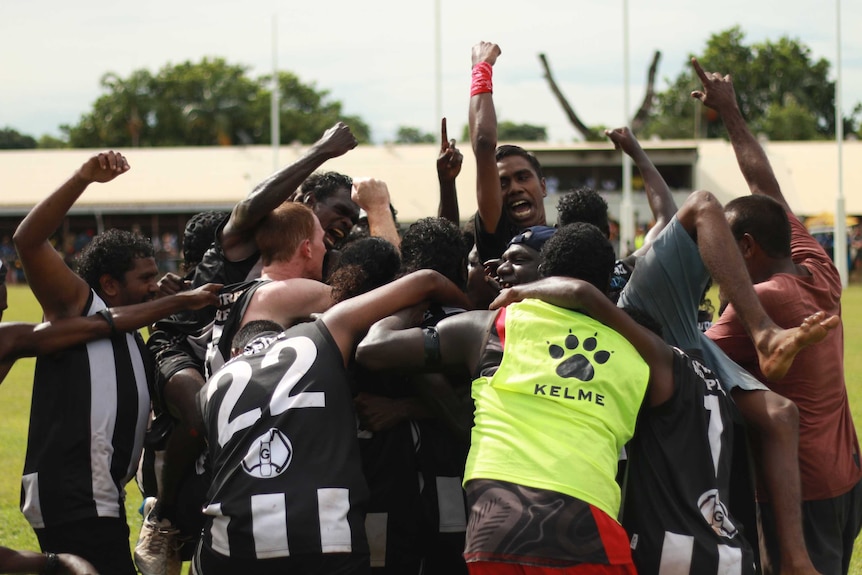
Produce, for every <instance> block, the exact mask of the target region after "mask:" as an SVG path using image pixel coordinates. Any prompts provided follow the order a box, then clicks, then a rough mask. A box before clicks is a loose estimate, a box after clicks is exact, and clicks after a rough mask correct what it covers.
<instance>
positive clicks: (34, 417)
mask: <svg viewBox="0 0 862 575" xmlns="http://www.w3.org/2000/svg"><path fill="white" fill-rule="evenodd" d="M105 307H106V305H105V302H104V301H103V300H102V299H101V298H100V297H99V296H97V295H96V293H95V292H93V291H91V292H90V299H89V301H88V303H87V306H86V308H85V309H86V312H85V314H84V315H87V316H90V315H93V314H95V313H96V312H98V311H100V310H103V309H105ZM152 374H153V369H152V361H151V359H150V355H149V353H148V351H147V349H146V347H145V346H144V343H143V340H142V338H141V336H140V335H139V334H138V333H137V332H134V333H120V334H117V335H115V336H113V337H111V338H106V339H100V340H96V341H93V342H90V343H88V344H84V345H79V346H76V347H72V348H69V349H67V350H65V351H62V352H60V353H57V354H54V355H51V356H42V357H39V358H38V359H37V360H36V372H35V376H34V382H33V399H32V404H31V408H30V409H31V411H30V430H29V435H28V439H27V455H26V458H25V462H24V477H23V479H22V490H21V491H22V492H21V510H22V511H23V513H24V515H25V516H26V517H27V520H28V521H29V522H30V524H31V525H32V526H33V527H34V528H41V527H46V526H54V525H59V524H63V523H67V522H70V521H78V520H82V519H89V518H94V517H122V512H121V508H122V505H123V497H124V486H125V485H126V483H128V482H129V480H130V479H131V478H132V477H133V476H134V474H135V470H136V469H137V466H138V460H139V459H140V457H141V449H142V446H143V441H144V432H145V431H146V427H147V417H148V415H149V411H150V393H149V386H150V385H151V383H152V382H151V378H152Z"/></svg>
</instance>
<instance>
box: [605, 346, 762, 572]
mask: <svg viewBox="0 0 862 575" xmlns="http://www.w3.org/2000/svg"><path fill="white" fill-rule="evenodd" d="M673 356H674V369H673V374H674V388H675V389H674V394H673V396H672V397H671V398H670V399H669V400H668V401H666V402H665V403H663V404H661V405H658V406H655V407H651V408H650V407H647V406H644V408H643V409H642V410H641V414H640V416H639V418H638V424H637V429H636V430H635V434H634V438H633V439H632V441H631V443H630V451H629V463H628V466H629V469H628V481H627V489H626V493H625V502H624V513H623V517H622V523H623V526H624V527H625V528H626V531H628V533H629V537H630V538H631V547H632V557H633V559H634V561H635V565H636V567H637V569H638V573H641V574H646V575H648V574H651V573H653V574H658V573H680V574H684V573H690V574H692V575H694V574H697V575H709V574H718V573H723V574H735V575H750V574H752V573H754V559H753V555H752V550H751V547H750V546H749V543H748V542H747V541H746V539H745V537H744V534H743V527H742V525H741V524H739V522H738V521H737V520H736V519H734V517H732V516H731V514H730V512H729V511H728V503H729V485H730V473H731V458H732V457H731V456H732V453H731V451H732V448H733V431H732V429H733V420H732V416H731V412H730V406H729V401H730V400H729V399H728V398H727V396H725V393H724V391H723V390H722V388H721V385H720V383H719V381H718V379H717V377H716V376H715V375H714V374H713V373H712V372H711V371H710V370H709V369H708V368H707V367H705V366H704V365H703V364H702V363H701V362H700V361H698V360H697V359H695V358H693V357H689V356H687V355H686V354H684V353H683V352H681V351H680V350H678V349H674V354H673ZM751 533H753V531H751Z"/></svg>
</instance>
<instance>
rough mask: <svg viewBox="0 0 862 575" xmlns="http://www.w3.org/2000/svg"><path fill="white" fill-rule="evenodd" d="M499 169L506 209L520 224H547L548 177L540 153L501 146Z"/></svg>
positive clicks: (515, 221) (518, 224)
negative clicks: (546, 187) (545, 201)
mask: <svg viewBox="0 0 862 575" xmlns="http://www.w3.org/2000/svg"><path fill="white" fill-rule="evenodd" d="M496 159H497V173H498V175H499V176H500V188H501V189H502V191H503V209H504V210H506V213H507V214H508V216H509V218H510V219H511V220H512V221H513V222H514V223H515V224H516V225H517V226H519V227H522V228H526V227H529V226H538V225H544V224H545V203H544V197H545V196H546V195H547V191H546V190H545V177H544V176H543V175H542V166H541V164H539V160H538V159H536V156H534V155H533V154H531V153H530V152H528V151H527V150H525V149H524V148H521V147H520V146H512V145H504V146H500V147H499V148H497V153H496Z"/></svg>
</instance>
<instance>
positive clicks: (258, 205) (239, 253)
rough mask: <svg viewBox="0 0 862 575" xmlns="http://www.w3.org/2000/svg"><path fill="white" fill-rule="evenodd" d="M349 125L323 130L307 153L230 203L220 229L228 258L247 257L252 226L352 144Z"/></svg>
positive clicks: (336, 125) (251, 251)
mask: <svg viewBox="0 0 862 575" xmlns="http://www.w3.org/2000/svg"><path fill="white" fill-rule="evenodd" d="M356 143H357V142H356V138H355V137H354V136H353V133H352V132H351V131H350V128H349V127H348V126H347V125H346V124H344V123H343V122H338V123H337V124H335V125H334V126H332V127H331V128H329V129H328V130H326V132H325V133H324V134H323V136H321V138H320V139H319V140H318V141H317V142H316V143H315V144H314V145H313V146H311V148H310V149H309V150H308V153H307V154H305V155H304V156H303V157H301V158H300V159H298V160H297V161H296V162H294V163H292V164H291V165H289V166H287V167H286V168H283V169H281V170H279V171H278V172H276V173H275V174H273V175H272V176H270V177H269V178H267V179H265V180H264V181H262V182H261V183H260V184H258V185H257V186H255V188H254V189H253V190H252V191H251V192H250V193H249V194H248V196H247V197H246V198H245V199H244V200H242V201H241V202H239V203H238V204H237V205H236V206H234V208H233V211H232V212H231V214H230V218H229V219H228V222H227V224H225V227H224V229H223V230H222V236H221V245H222V250H224V253H225V256H226V257H227V258H228V259H229V260H231V261H239V260H241V259H244V258H247V257H249V256H250V255H251V254H252V253H254V251H255V245H254V228H255V226H256V225H257V224H258V223H259V222H260V221H261V220H262V219H263V218H265V217H266V215H267V214H268V213H269V212H271V211H272V210H274V209H275V208H277V207H278V206H280V205H281V204H282V203H284V202H285V201H287V200H288V199H289V198H290V196H291V194H293V192H294V191H296V188H298V187H299V185H300V184H302V182H303V181H304V180H305V179H306V178H307V177H308V176H309V175H311V173H312V172H314V170H316V169H317V168H319V167H320V166H322V165H323V163H324V162H326V161H327V160H331V159H332V158H337V157H338V156H341V155H344V154H346V153H347V152H349V151H350V150H352V149H353V148H355V147H356Z"/></svg>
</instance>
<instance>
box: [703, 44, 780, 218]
mask: <svg viewBox="0 0 862 575" xmlns="http://www.w3.org/2000/svg"><path fill="white" fill-rule="evenodd" d="M691 64H692V66H694V71H695V73H697V76H698V78H700V81H701V82H702V83H703V89H702V90H695V91H694V92H692V93H691V96H692V98H696V99H698V100H700V101H701V102H703V105H704V106H707V107H709V108H712V109H713V110H715V111H716V112H718V113H719V115H720V116H721V119H722V121H723V122H724V127H725V128H727V134H728V136H729V137H730V143H731V144H732V145H733V151H734V152H735V153H736V161H737V163H739V169H740V170H741V171H742V175H743V177H744V178H745V181H746V183H748V188H749V189H750V190H751V193H752V194H762V195H765V196H769V197H771V198H772V199H773V200H776V201H777V202H778V203H780V204H781V205H782V206H784V209H785V210H787V211H788V212H789V211H791V209H790V206H789V205H788V204H787V201H786V200H785V199H784V194H782V193H781V188H780V187H779V185H778V180H776V179H775V173H774V172H773V171H772V166H771V165H770V164H769V158H767V157H766V152H765V151H764V150H763V147H762V146H761V145H760V143H759V142H758V141H757V138H755V137H754V134H752V133H751V130H749V129H748V125H747V124H746V123H745V119H744V118H743V117H742V112H740V110H739V104H738V103H737V101H736V92H735V91H734V89H733V80H732V79H731V77H730V74H728V75H726V76H722V75H721V74H719V73H717V72H705V71H704V70H703V68H701V67H700V63H698V61H697V59H696V58H692V59H691Z"/></svg>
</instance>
